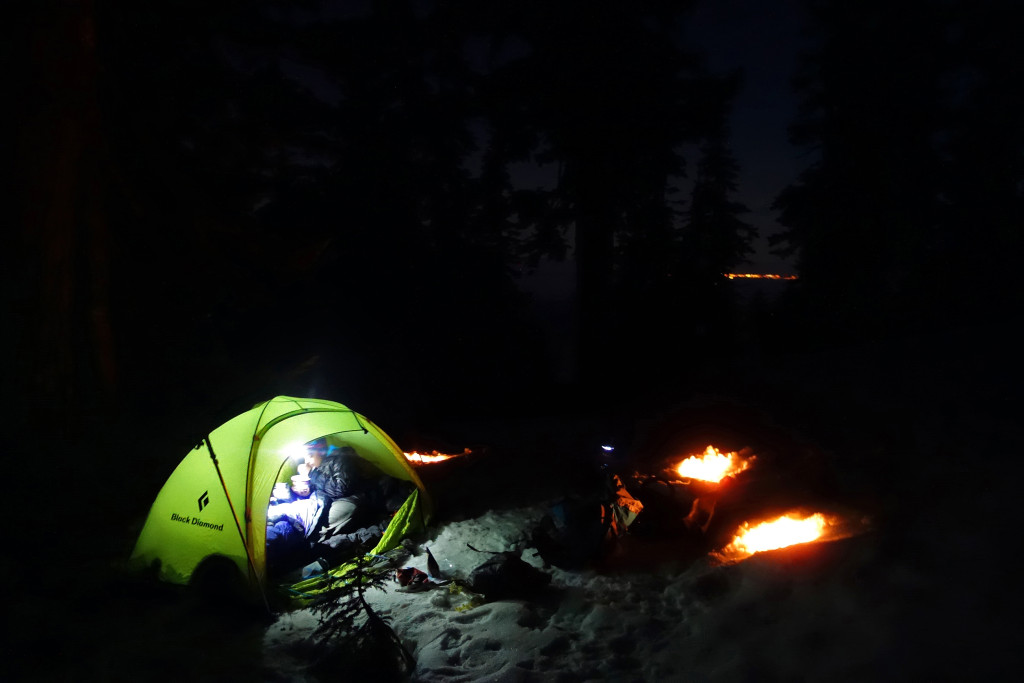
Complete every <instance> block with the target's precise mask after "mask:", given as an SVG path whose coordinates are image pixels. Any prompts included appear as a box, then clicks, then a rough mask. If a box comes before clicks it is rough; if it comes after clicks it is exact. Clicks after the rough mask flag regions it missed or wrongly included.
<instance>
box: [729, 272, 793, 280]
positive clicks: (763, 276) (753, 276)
mask: <svg viewBox="0 0 1024 683" xmlns="http://www.w3.org/2000/svg"><path fill="white" fill-rule="evenodd" d="M722 275H724V276H725V277H727V278H729V279H730V280H736V279H744V280H796V279H797V276H796V275H779V274H777V273H722Z"/></svg>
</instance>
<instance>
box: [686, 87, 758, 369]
mask: <svg viewBox="0 0 1024 683" xmlns="http://www.w3.org/2000/svg"><path fill="white" fill-rule="evenodd" d="M717 85H718V88H719V92H720V95H719V98H718V101H719V103H720V106H721V112H720V113H718V114H717V115H715V116H713V117H711V121H710V122H709V126H712V128H711V130H710V132H709V134H708V135H707V137H706V138H705V141H704V143H703V144H702V145H701V148H700V155H701V156H700V158H699V160H698V162H697V172H696V176H695V178H694V182H693V189H692V191H691V195H690V197H691V198H690V204H689V207H688V209H687V211H686V222H685V225H684V233H683V242H682V244H683V252H682V259H681V261H682V263H683V264H684V268H683V271H684V274H683V277H682V281H683V282H684V283H685V292H684V295H685V297H686V300H687V301H688V302H689V306H688V308H689V309H690V317H689V319H690V321H691V322H692V323H693V324H694V326H693V327H691V329H690V334H691V335H692V336H693V337H695V338H696V341H697V344H696V345H695V346H696V348H697V349H698V351H699V353H701V354H705V355H706V354H711V355H720V354H728V353H729V352H731V351H734V350H735V348H734V344H735V343H736V328H735V323H736V315H737V311H736V300H735V296H734V293H733V290H732V288H731V286H729V284H728V282H727V281H726V280H725V278H724V277H723V275H724V274H725V273H729V272H733V271H734V270H735V269H736V266H738V265H740V264H741V263H743V262H744V261H745V260H746V258H747V256H749V255H750V254H752V253H753V247H752V246H751V243H752V241H753V239H754V237H756V235H757V231H756V229H755V228H754V227H752V226H751V225H749V224H747V223H744V222H743V221H742V220H741V219H740V216H742V215H743V214H745V213H747V211H748V209H747V207H746V206H744V205H743V204H742V203H741V202H738V201H737V200H736V193H737V191H738V189H739V187H738V177H739V165H738V163H737V162H736V159H735V157H734V156H733V154H732V152H731V150H730V148H729V146H728V128H727V124H726V112H727V111H728V107H729V106H730V105H731V102H732V97H733V95H734V93H735V91H736V88H737V87H738V86H739V80H738V78H733V79H730V80H725V81H721V82H720V83H719V84H717ZM710 101H711V102H712V103H713V102H715V100H714V99H711V100H710Z"/></svg>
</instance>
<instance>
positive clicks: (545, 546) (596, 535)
mask: <svg viewBox="0 0 1024 683" xmlns="http://www.w3.org/2000/svg"><path fill="white" fill-rule="evenodd" d="M609 515H610V512H609V509H608V507H607V506H604V505H602V504H601V503H599V502H596V501H593V500H566V501H562V502H560V503H557V504H556V505H554V506H552V508H551V510H550V511H549V513H548V514H547V515H545V516H544V517H543V518H542V519H541V521H540V523H539V524H538V525H537V526H536V527H535V528H534V529H533V532H532V533H531V537H530V540H531V541H532V543H533V545H534V547H536V548H537V552H538V553H540V556H541V558H543V560H544V561H545V562H547V563H548V564H552V565H554V566H556V567H561V568H562V569H581V568H583V567H586V566H587V565H588V564H590V563H591V562H593V561H594V560H596V559H597V558H598V557H600V555H601V551H602V548H603V546H604V541H605V536H606V535H607V533H608V528H609V519H610V517H609Z"/></svg>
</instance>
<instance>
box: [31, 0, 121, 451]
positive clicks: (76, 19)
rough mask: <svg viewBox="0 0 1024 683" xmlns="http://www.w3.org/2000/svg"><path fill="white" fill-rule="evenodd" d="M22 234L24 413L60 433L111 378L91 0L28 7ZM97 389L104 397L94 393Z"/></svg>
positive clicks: (109, 387)
mask: <svg viewBox="0 0 1024 683" xmlns="http://www.w3.org/2000/svg"><path fill="white" fill-rule="evenodd" d="M33 9H34V10H35V19H36V21H35V22H34V24H33V26H32V32H31V34H30V35H31V43H30V46H29V50H30V52H29V54H28V55H27V56H28V60H27V63H28V65H29V67H28V68H29V77H28V81H27V83H28V88H29V91H30V93H31V94H32V95H33V97H32V98H31V99H30V102H29V104H30V107H31V109H30V110H29V115H28V116H27V117H26V120H25V122H24V125H23V131H22V133H23V134H22V136H21V149H20V150H19V162H20V163H21V164H22V165H23V167H24V172H23V177H24V182H25V183H26V186H25V191H24V193H23V201H24V210H23V233H22V243H23V246H24V247H25V248H26V256H27V259H28V262H29V263H30V264H31V265H30V266H29V268H28V272H29V275H30V277H29V279H28V282H27V283H26V285H25V286H26V287H27V288H28V292H27V296H24V297H23V299H22V301H21V304H22V306H24V307H25V310H24V311H23V313H24V315H23V320H24V322H25V324H24V326H23V339H22V346H21V349H20V350H21V351H22V352H23V353H25V354H26V355H28V357H29V358H30V359H31V360H30V361H29V362H28V363H22V364H21V368H22V372H23V373H25V374H24V376H23V384H24V385H27V386H26V387H25V388H26V389H27V390H28V392H29V394H30V395H31V396H33V397H34V398H35V401H34V405H32V406H31V407H30V408H29V411H30V414H29V415H28V418H29V420H30V421H31V422H35V421H38V422H39V424H40V425H45V428H46V430H47V432H48V433H50V434H53V433H54V431H56V432H57V433H58V435H62V436H66V435H67V434H69V433H71V432H72V431H73V430H75V429H76V427H77V423H76V421H75V419H74V418H73V416H74V415H75V414H76V413H78V411H80V410H81V409H83V408H87V407H90V406H92V407H102V405H103V404H104V403H106V400H108V399H111V398H113V392H114V388H115V384H116V377H115V367H116V365H115V361H114V353H113V335H112V333H111V327H110V314H109V304H108V295H109V293H108V272H109V264H108V254H109V244H108V234H107V223H106V217H105V210H104V200H105V190H106V187H105V184H106V183H105V174H104V171H105V168H104V163H103V161H102V154H101V149H102V135H101V132H100V113H99V103H98V100H97V82H96V81H97V56H96V50H95V47H96V36H95V28H94V7H93V1H92V0H58V1H55V2H51V3H47V4H46V6H44V7H40V6H38V5H37V6H35V7H33ZM95 399H103V400H100V401H98V402H96V401H95Z"/></svg>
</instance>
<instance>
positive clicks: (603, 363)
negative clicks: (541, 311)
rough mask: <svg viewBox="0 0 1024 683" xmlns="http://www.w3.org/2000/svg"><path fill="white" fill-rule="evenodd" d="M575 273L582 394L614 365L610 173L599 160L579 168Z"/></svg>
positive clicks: (612, 225) (601, 382)
mask: <svg viewBox="0 0 1024 683" xmlns="http://www.w3.org/2000/svg"><path fill="white" fill-rule="evenodd" d="M577 178H578V186H577V195H576V204H577V211H576V277H577V290H576V291H577V301H578V307H579V314H580V318H579V321H580V322H579V328H578V334H579V339H578V344H577V354H578V355H577V359H578V372H579V380H580V384H581V387H582V388H583V389H584V391H585V395H592V394H591V393H590V391H591V390H593V389H597V388H599V387H601V386H602V384H604V382H603V380H604V379H606V378H607V377H608V372H609V370H610V369H612V368H613V365H614V362H615V361H614V359H612V358H611V356H612V353H613V348H612V342H613V337H614V335H613V320H612V314H613V311H612V276H613V263H614V225H615V215H614V208H613V204H612V201H611V198H612V197H613V196H614V188H613V187H610V185H611V174H610V173H608V172H607V170H606V169H605V168H604V165H603V164H602V163H600V159H590V160H584V161H583V162H582V163H580V168H579V169H578V175H577Z"/></svg>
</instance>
